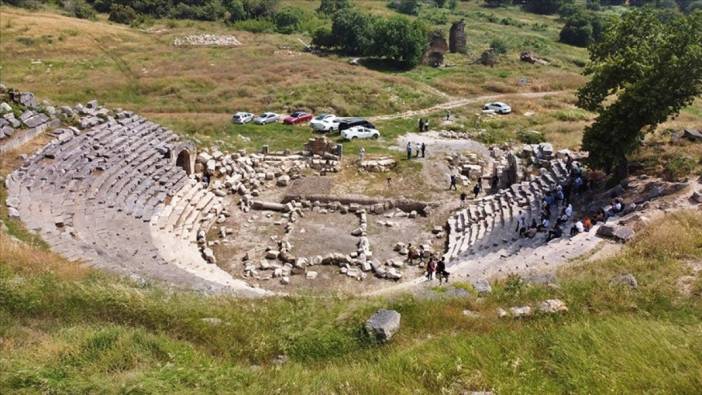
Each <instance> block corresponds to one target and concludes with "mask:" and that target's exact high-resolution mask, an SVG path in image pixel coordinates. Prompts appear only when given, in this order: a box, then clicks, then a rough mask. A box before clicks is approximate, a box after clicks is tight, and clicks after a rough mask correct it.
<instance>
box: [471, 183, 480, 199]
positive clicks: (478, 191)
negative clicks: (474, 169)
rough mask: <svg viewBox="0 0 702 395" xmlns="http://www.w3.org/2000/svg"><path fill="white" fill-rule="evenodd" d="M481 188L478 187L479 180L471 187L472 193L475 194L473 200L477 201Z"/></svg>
mask: <svg viewBox="0 0 702 395" xmlns="http://www.w3.org/2000/svg"><path fill="white" fill-rule="evenodd" d="M481 189H482V188H481V187H480V180H478V182H476V183H475V186H474V187H473V193H474V194H475V197H474V198H473V199H477V198H478V195H479V194H480V190H481Z"/></svg>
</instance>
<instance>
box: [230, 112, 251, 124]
mask: <svg viewBox="0 0 702 395" xmlns="http://www.w3.org/2000/svg"><path fill="white" fill-rule="evenodd" d="M253 119H254V115H253V114H251V113H250V112H238V113H236V114H234V116H232V122H234V123H236V124H240V125H241V124H245V123H249V122H251V121H253Z"/></svg>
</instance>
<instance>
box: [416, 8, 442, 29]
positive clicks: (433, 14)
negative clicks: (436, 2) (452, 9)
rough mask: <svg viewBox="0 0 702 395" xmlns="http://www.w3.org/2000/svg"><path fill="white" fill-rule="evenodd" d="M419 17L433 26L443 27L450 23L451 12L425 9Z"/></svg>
mask: <svg viewBox="0 0 702 395" xmlns="http://www.w3.org/2000/svg"><path fill="white" fill-rule="evenodd" d="M419 17H420V18H421V19H422V20H426V21H427V22H429V23H431V24H432V25H443V24H446V23H447V22H448V19H449V11H448V10H442V9H437V8H429V9H423V10H422V11H421V12H420V13H419Z"/></svg>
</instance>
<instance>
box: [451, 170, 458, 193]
mask: <svg viewBox="0 0 702 395" xmlns="http://www.w3.org/2000/svg"><path fill="white" fill-rule="evenodd" d="M450 179H451V184H450V185H449V191H450V190H452V189H453V190H454V191H457V190H458V186H456V184H457V179H458V177H456V175H455V174H451V178H450Z"/></svg>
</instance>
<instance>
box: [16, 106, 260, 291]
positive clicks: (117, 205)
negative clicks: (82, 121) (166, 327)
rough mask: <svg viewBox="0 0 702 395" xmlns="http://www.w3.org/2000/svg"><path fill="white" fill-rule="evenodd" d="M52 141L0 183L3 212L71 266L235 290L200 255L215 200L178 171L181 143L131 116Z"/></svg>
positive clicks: (63, 132)
mask: <svg viewBox="0 0 702 395" xmlns="http://www.w3.org/2000/svg"><path fill="white" fill-rule="evenodd" d="M55 136H56V138H55V139H54V140H52V141H51V142H50V143H49V144H47V145H46V146H45V147H44V148H43V149H41V150H40V151H38V152H37V153H35V154H34V155H32V156H31V157H29V158H27V160H26V161H25V163H24V164H23V166H22V167H21V168H19V169H17V170H16V171H15V172H13V173H12V174H11V175H10V176H9V177H8V178H7V180H6V184H7V188H8V196H9V197H8V205H9V206H12V207H15V208H16V209H17V210H18V212H19V215H20V218H21V219H22V221H24V222H25V224H26V225H27V227H28V228H30V229H33V230H36V231H38V232H39V233H40V235H41V236H42V237H43V238H44V239H45V240H46V241H47V242H48V243H49V244H50V245H51V246H52V248H54V249H55V250H57V251H58V252H60V253H61V254H62V255H64V256H65V257H66V258H68V259H70V260H81V261H85V262H88V263H91V264H93V265H95V266H99V267H101V268H106V269H109V270H112V271H115V272H118V273H120V274H124V275H135V274H136V275H138V276H143V277H147V278H156V279H159V280H163V281H166V282H168V283H172V284H176V285H179V286H187V287H190V288H195V289H201V290H219V289H225V288H241V289H244V290H245V291H251V292H253V293H258V290H254V289H253V288H250V287H248V286H247V285H246V284H245V283H243V282H241V281H239V280H235V279H233V278H232V277H231V276H230V275H229V274H228V273H226V272H224V271H223V270H221V269H219V268H218V267H217V266H216V265H211V264H208V263H207V262H206V261H205V260H204V259H203V258H202V257H201V255H200V251H199V249H198V245H197V243H196V237H197V232H198V231H199V230H200V229H207V228H208V227H209V226H210V225H211V224H212V223H213V221H214V220H215V219H216V218H217V214H218V213H219V212H220V211H221V210H222V207H223V204H222V201H221V198H218V197H216V196H215V195H214V194H213V193H211V192H209V191H207V190H206V189H205V187H204V186H203V185H202V184H200V183H197V182H196V181H195V180H193V179H191V178H190V177H189V176H188V175H187V174H186V172H185V170H183V169H182V168H180V167H178V166H176V165H175V161H174V160H173V158H172V156H171V155H170V152H171V150H172V149H175V148H176V147H177V146H178V144H181V143H182V142H181V141H180V140H179V138H178V136H176V135H175V134H174V133H172V132H171V131H169V130H167V129H165V128H163V127H161V126H159V125H157V124H155V123H153V122H150V121H147V120H145V119H144V118H142V117H140V116H138V115H135V114H133V113H131V112H118V113H117V114H116V116H115V117H114V118H113V117H108V118H107V119H103V120H102V122H101V123H98V124H96V125H93V126H91V127H87V128H86V129H84V130H82V131H80V130H78V129H76V128H66V129H59V130H56V131H55Z"/></svg>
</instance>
